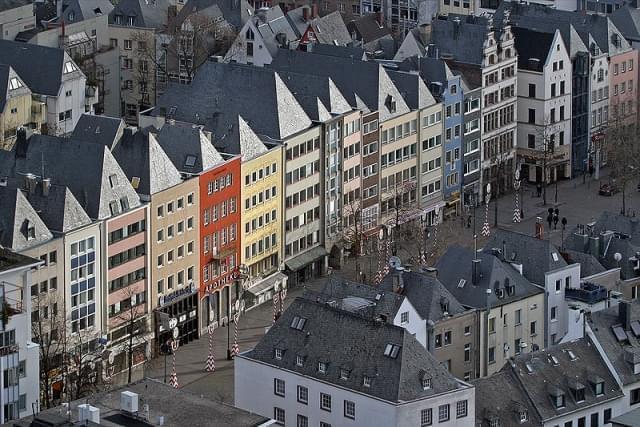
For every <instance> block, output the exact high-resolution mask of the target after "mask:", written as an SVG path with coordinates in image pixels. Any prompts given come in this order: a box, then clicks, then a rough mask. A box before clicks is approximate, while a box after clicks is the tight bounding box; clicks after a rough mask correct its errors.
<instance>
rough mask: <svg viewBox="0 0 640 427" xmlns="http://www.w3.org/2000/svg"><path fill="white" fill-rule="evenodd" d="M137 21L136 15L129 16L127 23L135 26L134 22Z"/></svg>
mask: <svg viewBox="0 0 640 427" xmlns="http://www.w3.org/2000/svg"><path fill="white" fill-rule="evenodd" d="M135 22H136V17H135V16H127V25H128V26H130V27H133V24H134V23H135Z"/></svg>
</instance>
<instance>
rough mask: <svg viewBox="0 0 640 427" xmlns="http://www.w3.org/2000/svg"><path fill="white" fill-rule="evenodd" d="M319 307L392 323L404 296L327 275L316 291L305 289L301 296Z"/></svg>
mask: <svg viewBox="0 0 640 427" xmlns="http://www.w3.org/2000/svg"><path fill="white" fill-rule="evenodd" d="M302 297H303V298H305V299H308V300H310V301H315V302H317V303H321V304H335V308H337V309H340V310H345V311H349V312H351V313H355V314H358V315H360V316H362V317H364V318H367V319H369V320H375V319H376V318H380V316H384V317H386V319H387V322H389V323H393V318H394V317H395V316H396V314H397V313H398V310H399V309H400V306H401V305H402V302H403V301H404V300H405V297H404V296H403V295H400V294H396V293H394V292H392V291H387V290H381V289H379V288H375V287H373V286H370V285H367V284H364V283H356V282H351V281H349V280H346V279H344V278H341V277H338V276H329V277H328V278H327V279H325V281H324V286H323V287H322V289H320V290H319V291H310V290H306V291H305V293H304V294H303V296H302Z"/></svg>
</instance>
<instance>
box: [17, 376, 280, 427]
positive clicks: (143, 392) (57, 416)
mask: <svg viewBox="0 0 640 427" xmlns="http://www.w3.org/2000/svg"><path fill="white" fill-rule="evenodd" d="M123 402H126V404H125V403H123ZM143 402H144V404H143ZM129 403H131V405H132V406H128V405H127V404H129ZM144 405H147V406H148V409H146V410H145V409H144ZM67 410H68V411H69V415H68V416H64V415H61V414H63V413H64V412H63V409H62V407H56V408H52V409H49V410H46V411H42V412H39V413H38V414H36V415H35V416H29V417H27V418H25V419H23V420H20V421H16V422H14V423H12V424H10V426H11V427H31V426H33V427H36V426H40V425H43V424H44V425H55V426H62V425H64V426H69V427H72V426H83V425H87V423H89V424H99V425H102V426H106V427H125V426H130V425H132V424H134V423H141V422H144V423H152V422H153V423H155V422H157V423H160V421H158V420H162V421H161V422H162V423H163V425H165V426H167V427H179V426H182V425H184V417H185V414H186V413H188V414H189V417H190V418H192V420H191V421H190V422H191V425H194V426H205V425H207V423H210V420H216V421H215V422H216V425H217V426H220V427H233V426H240V425H241V426H251V427H267V426H269V425H272V424H273V422H272V421H271V420H270V419H269V418H266V417H263V416H260V415H256V414H252V413H249V412H247V411H243V410H241V409H238V408H235V407H233V406H232V405H229V404H226V403H222V402H217V401H213V400H209V399H206V398H203V397H201V396H197V395H195V394H193V393H189V392H184V391H181V390H178V389H175V388H173V387H171V386H170V385H168V384H165V383H162V382H160V381H156V380H152V379H150V378H145V379H143V380H140V381H136V382H133V383H131V384H127V385H125V386H122V387H115V388H112V389H111V390H109V391H108V392H101V393H96V394H93V395H91V396H89V397H87V398H84V399H81V400H76V401H73V402H69V406H68V409H67ZM141 419H143V420H144V421H141Z"/></svg>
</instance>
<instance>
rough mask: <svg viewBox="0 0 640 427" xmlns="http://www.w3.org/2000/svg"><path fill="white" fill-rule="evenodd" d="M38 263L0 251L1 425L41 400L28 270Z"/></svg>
mask: <svg viewBox="0 0 640 427" xmlns="http://www.w3.org/2000/svg"><path fill="white" fill-rule="evenodd" d="M39 264H41V261H39V260H36V259H33V258H29V257H26V256H23V255H19V254H17V253H15V252H11V251H9V250H8V249H2V248H0V299H1V300H2V320H1V321H0V328H1V329H0V339H1V341H0V370H1V371H2V373H3V375H2V376H0V388H1V390H2V393H0V422H2V423H5V422H7V421H9V420H13V419H17V418H21V417H24V416H27V415H29V414H30V413H31V412H32V410H33V409H32V405H36V410H37V405H38V400H39V398H40V388H39V384H40V375H39V372H40V369H39V364H40V355H39V350H38V344H35V343H33V342H32V341H31V298H30V296H29V289H30V288H31V282H32V281H31V270H32V269H33V268H34V267H37V266H38V265H39Z"/></svg>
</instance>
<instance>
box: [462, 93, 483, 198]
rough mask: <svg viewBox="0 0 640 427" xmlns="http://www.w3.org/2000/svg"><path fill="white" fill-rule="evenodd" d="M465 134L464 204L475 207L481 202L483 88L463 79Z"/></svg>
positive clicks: (463, 157) (463, 138)
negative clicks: (481, 110) (469, 83)
mask: <svg viewBox="0 0 640 427" xmlns="http://www.w3.org/2000/svg"><path fill="white" fill-rule="evenodd" d="M463 92H464V134H463V137H462V147H463V149H462V162H463V163H464V164H463V169H462V170H463V177H462V186H463V189H462V191H463V205H464V206H468V207H469V209H474V208H475V206H477V205H478V203H479V202H480V200H481V199H480V197H479V195H480V194H481V193H480V161H481V152H480V145H481V144H480V120H481V117H482V115H481V112H480V104H481V99H480V98H481V96H480V95H481V92H482V90H481V88H480V87H473V88H472V87H471V86H470V85H467V84H466V82H464V81H463Z"/></svg>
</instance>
